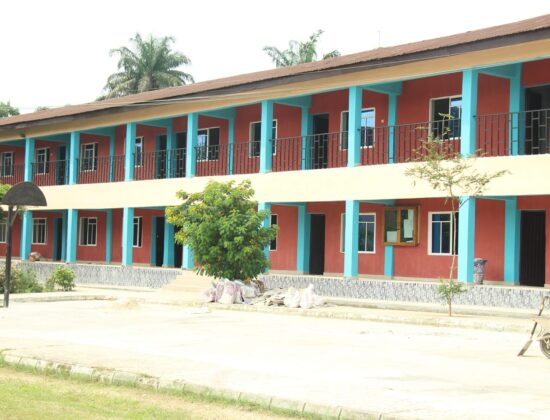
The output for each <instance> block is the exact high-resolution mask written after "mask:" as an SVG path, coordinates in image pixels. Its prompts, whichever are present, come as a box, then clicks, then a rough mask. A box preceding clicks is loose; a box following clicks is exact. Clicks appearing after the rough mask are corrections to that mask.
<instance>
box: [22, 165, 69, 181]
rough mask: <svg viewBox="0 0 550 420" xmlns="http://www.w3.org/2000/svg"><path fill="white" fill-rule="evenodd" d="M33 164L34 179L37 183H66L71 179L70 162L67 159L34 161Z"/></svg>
mask: <svg viewBox="0 0 550 420" xmlns="http://www.w3.org/2000/svg"><path fill="white" fill-rule="evenodd" d="M31 166H32V179H33V182H34V183H35V184H36V185H39V186H42V187H43V186H49V185H65V184H67V183H68V181H69V162H68V161H66V160H52V161H48V162H34V163H32V164H31Z"/></svg>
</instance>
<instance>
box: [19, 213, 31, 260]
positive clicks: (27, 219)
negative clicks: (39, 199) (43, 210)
mask: <svg viewBox="0 0 550 420" xmlns="http://www.w3.org/2000/svg"><path fill="white" fill-rule="evenodd" d="M31 243H32V211H26V212H25V213H23V216H22V219H21V245H20V246H21V251H20V255H21V259H22V260H28V259H29V254H30V253H31Z"/></svg>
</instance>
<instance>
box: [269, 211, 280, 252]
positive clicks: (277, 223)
mask: <svg viewBox="0 0 550 420" xmlns="http://www.w3.org/2000/svg"><path fill="white" fill-rule="evenodd" d="M273 218H275V223H273ZM269 223H270V226H273V225H277V226H279V215H278V214H277V213H273V214H271V217H270V218H269ZM278 239H279V230H278V229H277V235H276V236H275V239H274V241H275V248H272V247H271V245H272V244H273V241H271V242H270V243H269V250H270V251H277V244H278V243H279V240H278Z"/></svg>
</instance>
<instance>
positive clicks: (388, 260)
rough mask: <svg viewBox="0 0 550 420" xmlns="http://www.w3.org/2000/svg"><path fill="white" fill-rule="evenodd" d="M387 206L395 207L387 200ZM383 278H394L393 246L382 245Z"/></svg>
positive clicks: (392, 202) (391, 201)
mask: <svg viewBox="0 0 550 420" xmlns="http://www.w3.org/2000/svg"><path fill="white" fill-rule="evenodd" d="M386 204H387V205H391V206H393V205H395V201H393V200H388V202H387V203H386ZM384 276H386V277H389V278H392V277H393V276H394V248H393V245H384Z"/></svg>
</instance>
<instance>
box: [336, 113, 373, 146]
mask: <svg viewBox="0 0 550 420" xmlns="http://www.w3.org/2000/svg"><path fill="white" fill-rule="evenodd" d="M374 115H375V112H374V108H368V109H363V110H362V111H361V147H372V146H374V126H375V122H374V121H375V119H374ZM340 127H341V128H342V129H341V131H342V133H341V134H342V140H341V145H340V148H341V149H342V150H346V149H347V148H348V131H349V112H348V111H344V112H342V121H341V122H340Z"/></svg>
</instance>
